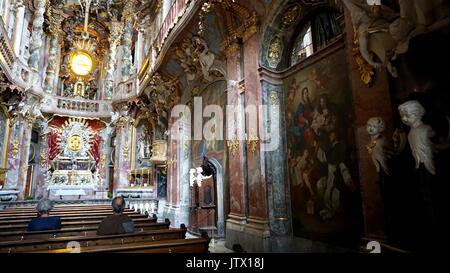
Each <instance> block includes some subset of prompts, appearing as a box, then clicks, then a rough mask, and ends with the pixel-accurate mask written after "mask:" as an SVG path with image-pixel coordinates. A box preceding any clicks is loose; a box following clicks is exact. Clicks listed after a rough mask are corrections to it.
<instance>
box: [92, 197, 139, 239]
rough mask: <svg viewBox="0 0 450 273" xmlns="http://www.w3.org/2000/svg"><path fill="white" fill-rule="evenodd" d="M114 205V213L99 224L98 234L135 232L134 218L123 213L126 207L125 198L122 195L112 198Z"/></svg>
mask: <svg viewBox="0 0 450 273" xmlns="http://www.w3.org/2000/svg"><path fill="white" fill-rule="evenodd" d="M112 207H113V213H114V214H113V215H110V216H108V217H106V218H105V219H103V220H102V222H101V223H100V225H99V226H98V230H97V235H110V234H121V233H133V232H134V223H133V220H131V218H130V217H128V216H127V215H125V214H123V211H124V209H125V199H124V198H123V197H122V196H116V197H114V199H113V200H112Z"/></svg>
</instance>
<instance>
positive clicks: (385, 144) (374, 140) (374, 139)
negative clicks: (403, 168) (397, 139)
mask: <svg viewBox="0 0 450 273" xmlns="http://www.w3.org/2000/svg"><path fill="white" fill-rule="evenodd" d="M366 129H367V133H368V134H369V136H370V140H371V141H370V143H369V144H368V145H367V151H368V153H369V155H370V156H371V158H372V162H373V164H374V165H375V168H376V170H377V172H378V173H380V172H381V171H383V172H384V173H385V174H387V175H390V171H389V166H388V164H387V162H388V161H389V159H391V157H392V155H393V149H392V145H391V143H390V142H389V140H388V139H387V138H386V137H385V136H384V135H383V132H384V129H385V125H384V121H383V119H382V118H380V117H372V118H370V119H369V120H367V125H366Z"/></svg>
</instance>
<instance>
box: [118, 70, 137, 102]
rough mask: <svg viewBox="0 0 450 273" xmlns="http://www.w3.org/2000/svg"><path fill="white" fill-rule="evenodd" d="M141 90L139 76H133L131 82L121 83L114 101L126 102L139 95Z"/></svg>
mask: <svg viewBox="0 0 450 273" xmlns="http://www.w3.org/2000/svg"><path fill="white" fill-rule="evenodd" d="M138 90H139V80H138V78H137V74H135V75H133V76H132V77H131V78H130V79H129V80H127V81H125V82H120V83H119V84H118V85H117V86H116V88H115V90H114V95H113V100H126V99H129V98H132V97H136V96H137V95H138V93H137V92H138Z"/></svg>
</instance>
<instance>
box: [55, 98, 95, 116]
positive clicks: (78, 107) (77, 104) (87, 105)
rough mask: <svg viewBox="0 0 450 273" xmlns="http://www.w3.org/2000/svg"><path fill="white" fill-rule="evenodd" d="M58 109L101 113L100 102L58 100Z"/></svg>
mask: <svg viewBox="0 0 450 273" xmlns="http://www.w3.org/2000/svg"><path fill="white" fill-rule="evenodd" d="M57 107H58V108H59V109H66V110H75V111H81V112H92V113H95V112H98V111H99V103H98V102H89V101H80V100H74V99H58V104H57Z"/></svg>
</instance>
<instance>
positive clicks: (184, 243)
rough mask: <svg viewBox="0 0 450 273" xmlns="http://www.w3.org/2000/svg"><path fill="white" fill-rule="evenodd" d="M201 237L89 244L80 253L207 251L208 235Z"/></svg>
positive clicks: (64, 249)
mask: <svg viewBox="0 0 450 273" xmlns="http://www.w3.org/2000/svg"><path fill="white" fill-rule="evenodd" d="M203 236H204V237H202V238H195V239H177V240H164V241H154V242H140V243H129V244H124V245H107V246H89V247H81V248H80V249H79V252H80V253H101V252H118V253H207V252H208V249H209V241H210V239H209V237H208V235H206V233H204V234H203ZM76 251H77V250H76V249H71V248H63V249H54V250H45V251H43V250H40V251H33V253H70V252H76Z"/></svg>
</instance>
